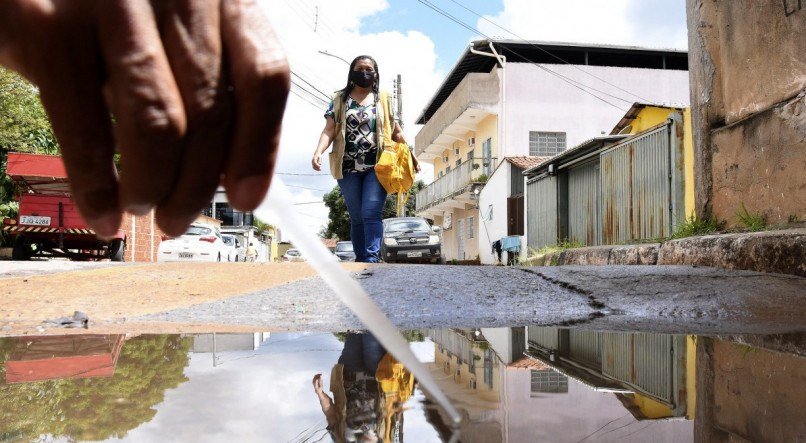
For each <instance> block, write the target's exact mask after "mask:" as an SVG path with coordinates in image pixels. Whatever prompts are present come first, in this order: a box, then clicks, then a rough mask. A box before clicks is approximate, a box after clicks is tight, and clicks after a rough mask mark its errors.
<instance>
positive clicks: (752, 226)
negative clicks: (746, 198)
mask: <svg viewBox="0 0 806 443" xmlns="http://www.w3.org/2000/svg"><path fill="white" fill-rule="evenodd" d="M736 219H737V220H738V221H739V223H741V224H742V226H744V227H745V228H747V229H749V230H751V231H763V230H764V229H766V228H767V217H765V216H764V214H761V213H754V214H751V213H749V212H748V211H747V208H745V207H744V203H742V205H741V208H739V210H738V211H736Z"/></svg>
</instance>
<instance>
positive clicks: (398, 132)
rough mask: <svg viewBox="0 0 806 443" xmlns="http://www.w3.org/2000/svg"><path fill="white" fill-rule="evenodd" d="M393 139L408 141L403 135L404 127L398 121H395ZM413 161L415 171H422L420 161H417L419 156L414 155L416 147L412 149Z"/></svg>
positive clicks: (400, 141)
mask: <svg viewBox="0 0 806 443" xmlns="http://www.w3.org/2000/svg"><path fill="white" fill-rule="evenodd" d="M392 141H394V142H396V143H406V139H405V138H404V137H403V128H401V127H400V124H399V123H398V122H395V129H394V130H392ZM406 144H408V143H406ZM410 147H411V146H410ZM411 162H412V164H413V165H414V172H420V162H419V161H417V156H415V155H414V149H412V150H411Z"/></svg>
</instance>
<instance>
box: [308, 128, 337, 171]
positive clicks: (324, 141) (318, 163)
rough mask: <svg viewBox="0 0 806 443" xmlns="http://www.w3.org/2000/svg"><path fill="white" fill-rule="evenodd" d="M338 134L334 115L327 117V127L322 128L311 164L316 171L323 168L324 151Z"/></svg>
mask: <svg viewBox="0 0 806 443" xmlns="http://www.w3.org/2000/svg"><path fill="white" fill-rule="evenodd" d="M335 135H336V122H335V121H334V120H333V117H330V116H328V117H325V129H322V135H320V136H319V144H317V145H316V151H314V152H313V158H312V159H311V166H313V170H314V171H321V170H322V153H323V152H325V149H327V147H328V146H330V143H332V142H333V137H334V136H335Z"/></svg>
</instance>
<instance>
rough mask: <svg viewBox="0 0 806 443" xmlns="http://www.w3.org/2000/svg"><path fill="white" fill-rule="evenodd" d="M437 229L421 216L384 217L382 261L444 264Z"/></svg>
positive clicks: (440, 240)
mask: <svg viewBox="0 0 806 443" xmlns="http://www.w3.org/2000/svg"><path fill="white" fill-rule="evenodd" d="M439 232H440V230H439V227H432V226H431V225H429V224H428V222H427V221H426V220H425V219H424V218H422V217H397V218H387V219H386V220H384V221H383V243H382V244H381V258H382V259H383V261H385V262H387V263H395V262H426V261H429V262H431V263H444V259H443V257H442V238H441V237H440V235H439Z"/></svg>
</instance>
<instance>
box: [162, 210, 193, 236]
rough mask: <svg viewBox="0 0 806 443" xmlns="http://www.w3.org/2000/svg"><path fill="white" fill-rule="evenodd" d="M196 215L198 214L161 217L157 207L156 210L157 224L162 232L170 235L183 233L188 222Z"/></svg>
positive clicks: (188, 224) (191, 221)
mask: <svg viewBox="0 0 806 443" xmlns="http://www.w3.org/2000/svg"><path fill="white" fill-rule="evenodd" d="M197 217H198V214H194V215H191V216H171V217H164V216H162V217H161V216H160V215H159V209H158V210H157V224H158V225H159V227H160V229H162V231H163V232H165V233H166V234H168V235H170V236H171V237H178V236H180V235H182V234H184V233H185V231H187V229H188V226H190V224H191V223H193V222H194V221H195V220H196V218H197Z"/></svg>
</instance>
